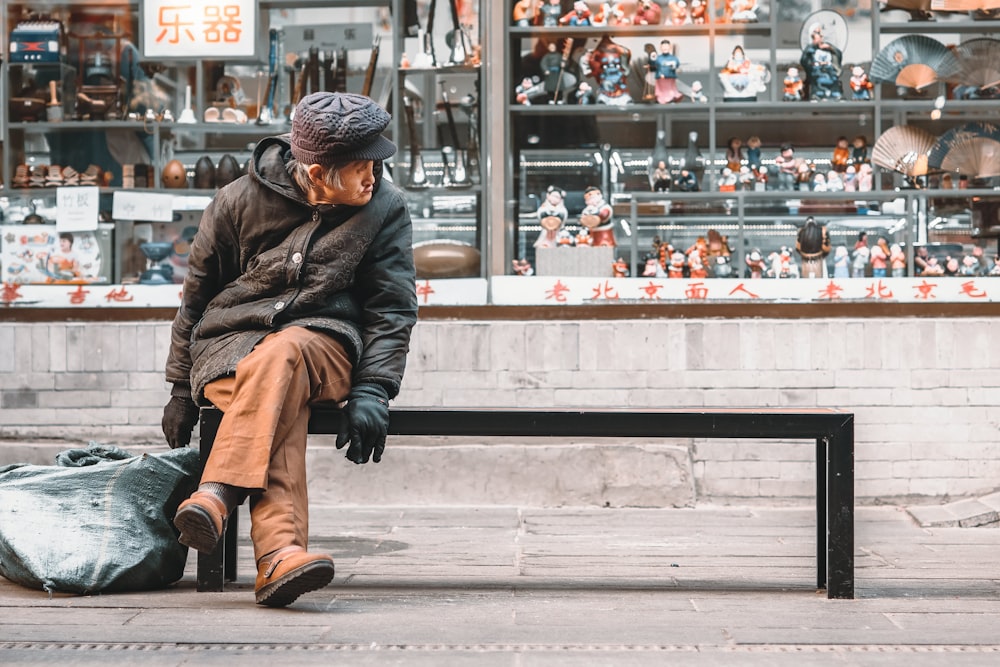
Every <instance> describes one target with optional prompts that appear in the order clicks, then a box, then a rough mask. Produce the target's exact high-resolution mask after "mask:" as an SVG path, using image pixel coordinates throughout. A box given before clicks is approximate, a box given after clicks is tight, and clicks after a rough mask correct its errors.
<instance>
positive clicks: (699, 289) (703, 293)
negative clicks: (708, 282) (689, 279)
mask: <svg viewBox="0 0 1000 667" xmlns="http://www.w3.org/2000/svg"><path fill="white" fill-rule="evenodd" d="M684 296H686V297H687V298H689V299H707V298H708V288H707V287H706V286H705V283H702V282H693V283H691V284H690V285H688V287H687V289H686V290H684Z"/></svg>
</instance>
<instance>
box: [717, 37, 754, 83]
mask: <svg viewBox="0 0 1000 667" xmlns="http://www.w3.org/2000/svg"><path fill="white" fill-rule="evenodd" d="M751 64H752V63H751V62H750V59H749V58H747V57H746V53H745V52H744V51H743V47H742V46H739V45H736V46H735V47H733V52H732V54H730V56H729V60H727V61H726V64H725V66H723V68H722V72H721V73H720V75H719V76H720V77H721V78H722V79H723V81H727V80H728V82H729V86H730V87H731V88H732V89H733V90H736V91H738V92H741V93H742V92H743V91H745V90H747V88H748V87H749V86H750V66H751Z"/></svg>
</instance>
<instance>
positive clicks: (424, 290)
mask: <svg viewBox="0 0 1000 667" xmlns="http://www.w3.org/2000/svg"><path fill="white" fill-rule="evenodd" d="M431 294H434V288H433V287H431V281H429V280H425V281H424V284H423V285H417V296H419V297H420V298H422V299H423V300H424V303H427V300H428V299H429V298H430V296H431Z"/></svg>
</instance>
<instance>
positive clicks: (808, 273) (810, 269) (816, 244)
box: [795, 216, 830, 278]
mask: <svg viewBox="0 0 1000 667" xmlns="http://www.w3.org/2000/svg"><path fill="white" fill-rule="evenodd" d="M795 250H796V251H797V252H798V253H799V256H800V257H802V277H803V278H822V277H823V273H824V269H825V268H826V266H825V264H826V263H825V261H824V258H825V257H826V256H827V255H829V254H830V236H829V234H828V233H827V231H826V227H825V226H822V225H820V224H819V223H817V222H816V219H815V218H813V217H812V216H809V217H808V218H806V223H805V224H804V225H803V226H801V227H799V231H798V233H797V234H796V237H795Z"/></svg>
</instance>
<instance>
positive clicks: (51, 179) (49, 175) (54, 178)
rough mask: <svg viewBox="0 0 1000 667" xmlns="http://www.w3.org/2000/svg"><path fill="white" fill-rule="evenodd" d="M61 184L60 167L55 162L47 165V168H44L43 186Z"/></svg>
mask: <svg viewBox="0 0 1000 667" xmlns="http://www.w3.org/2000/svg"><path fill="white" fill-rule="evenodd" d="M62 184H63V175H62V167H60V166H59V165H57V164H53V165H49V168H48V169H46V170H45V186H46V187H50V188H52V187H57V186H60V185H62Z"/></svg>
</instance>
